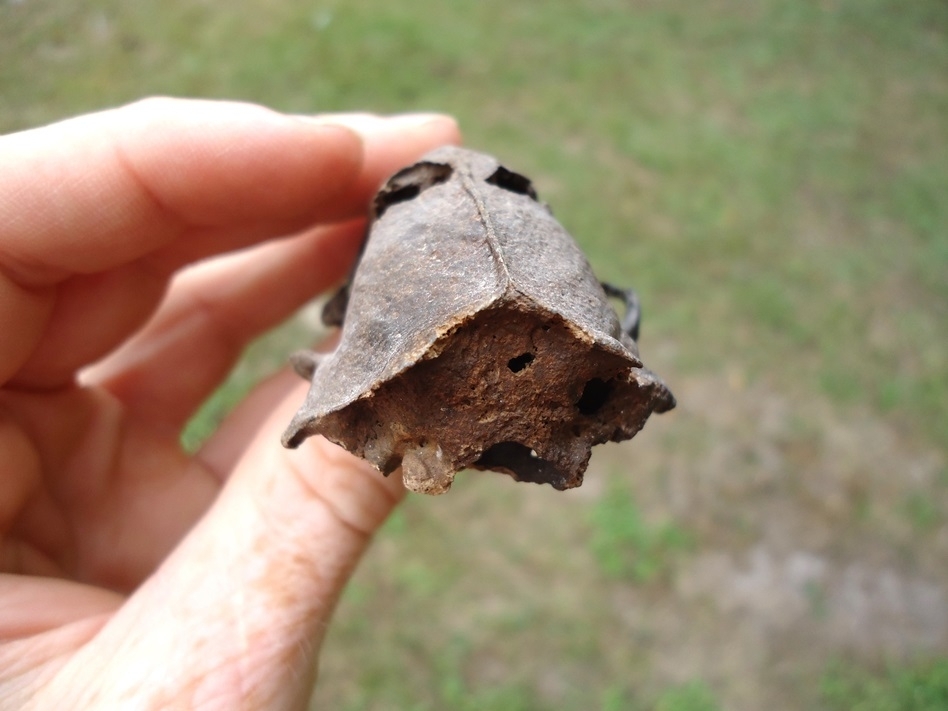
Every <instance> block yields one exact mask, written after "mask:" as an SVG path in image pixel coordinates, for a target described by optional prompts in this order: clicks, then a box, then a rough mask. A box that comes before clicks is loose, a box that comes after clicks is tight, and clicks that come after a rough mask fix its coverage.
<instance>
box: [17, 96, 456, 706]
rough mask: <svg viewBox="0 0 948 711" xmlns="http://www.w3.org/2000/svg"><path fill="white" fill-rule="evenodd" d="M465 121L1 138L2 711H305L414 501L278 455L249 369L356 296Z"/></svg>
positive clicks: (311, 123) (228, 106) (266, 387)
mask: <svg viewBox="0 0 948 711" xmlns="http://www.w3.org/2000/svg"><path fill="white" fill-rule="evenodd" d="M458 141H459V135H458V131H457V127H456V125H455V123H454V122H453V120H451V119H450V118H447V117H443V116H438V115H430V114H420V115H407V116H396V117H389V118H380V117H376V116H369V115H361V114H359V115H356V114H340V115H326V116H318V117H302V116H288V115H283V114H279V113H276V112H274V111H271V110H268V109H265V108H263V107H260V106H254V105H249V104H240V103H232V102H214V101H196V100H184V99H148V100H144V101H141V102H137V103H134V104H130V105H128V106H124V107H121V108H117V109H112V110H107V111H103V112H100V113H96V114H90V115H86V116H81V117H78V118H74V119H70V120H67V121H63V122H60V123H56V124H52V125H50V126H46V127H43V128H38V129H34V130H30V131H24V132H22V133H16V134H11V135H7V136H2V137H0V383H2V389H0V708H17V709H27V708H43V709H45V708H49V709H54V708H55V709H64V708H69V709H85V708H96V709H100V708H110V709H111V708H123V709H124V708H135V709H152V708H154V709H170V708H195V709H204V708H207V709H212V708H213V709H230V708H239V709H290V708H305V706H306V704H307V703H308V700H309V697H310V694H311V691H312V687H313V684H314V683H315V679H316V659H317V656H318V653H319V649H320V646H321V642H322V639H323V636H324V634H325V631H326V627H327V624H328V622H329V619H330V616H331V614H332V611H333V607H334V605H335V603H336V601H337V599H338V597H339V594H340V590H341V589H342V587H343V586H344V584H345V582H346V581H347V579H348V577H349V575H350V574H351V572H352V570H353V568H354V567H355V565H356V563H357V561H358V559H359V557H360V556H361V554H362V553H363V551H364V550H365V547H366V545H367V544H368V542H369V540H370V539H371V536H372V534H373V532H374V531H375V530H376V529H377V528H378V526H379V525H380V524H381V523H382V521H383V520H384V519H385V517H386V515H387V514H388V513H389V511H390V510H391V509H392V507H393V506H394V505H395V504H397V503H398V501H399V500H400V499H401V497H402V496H403V493H404V491H403V489H402V486H401V483H400V480H399V477H398V475H397V474H396V475H393V476H392V477H390V478H389V479H385V478H383V477H382V476H381V475H379V473H378V472H377V471H375V470H374V469H372V468H371V467H369V466H368V465H367V464H366V463H365V462H363V461H361V460H358V459H356V458H355V457H353V456H351V455H349V454H348V453H346V452H344V451H343V450H341V449H339V448H338V447H336V446H335V445H332V444H330V443H328V442H327V441H326V440H323V439H322V438H319V437H314V438H311V439H309V440H307V441H306V442H305V443H304V444H303V445H302V446H301V447H300V448H299V449H298V450H294V451H288V450H285V449H283V448H282V447H281V446H280V434H281V432H282V430H283V428H284V426H285V425H286V423H287V422H289V420H290V418H291V416H292V414H293V412H294V411H295V409H296V408H297V406H298V405H299V404H300V403H301V402H302V401H303V398H304V395H305V392H306V383H305V382H303V381H302V380H300V379H299V378H298V377H297V376H295V375H293V374H292V373H290V372H289V370H288V369H285V370H283V371H281V372H280V373H278V374H276V375H275V376H273V377H272V378H270V379H269V380H267V381H265V382H263V383H261V384H260V385H258V386H257V387H256V389H254V390H253V391H252V392H251V394H250V395H249V396H248V397H247V398H246V399H245V400H244V401H243V403H241V404H240V405H239V406H238V407H237V408H236V409H235V410H234V412H233V413H231V415H230V416H229V417H228V418H227V419H226V420H225V421H224V422H223V423H222V425H221V426H220V428H219V429H218V430H217V432H216V433H215V434H214V435H213V436H212V437H211V438H210V439H209V440H208V441H207V442H206V443H205V444H204V445H203V446H202V447H201V448H200V450H199V451H198V452H196V453H195V454H193V455H190V454H188V453H186V452H184V451H183V450H182V448H181V445H180V434H181V429H182V427H183V426H184V424H185V423H186V422H187V420H188V418H189V417H190V416H191V415H192V414H193V413H194V411H195V410H196V408H197V407H198V406H199V405H200V404H201V403H202V401H204V400H205V399H206V398H207V396H208V395H210V393H211V392H212V391H213V390H214V388H215V387H216V386H217V385H219V384H220V382H221V381H222V380H223V379H224V377H225V376H226V375H227V373H228V372H229V370H230V368H231V367H232V366H233V364H234V363H235V361H236V359H237V358H238V357H239V355H240V352H241V350H242V349H243V347H244V346H245V345H246V344H247V343H248V341H250V340H251V339H253V338H254V337H256V336H257V335H259V334H260V333H261V332H263V331H265V330H266V329H268V328H270V327H272V326H274V325H276V324H278V323H279V322H280V321H282V320H283V319H285V318H286V317H288V316H289V315H290V314H292V313H293V311H294V310H295V309H297V308H298V307H299V306H301V305H302V304H304V303H305V302H306V301H307V300H309V299H310V298H312V297H313V296H314V295H315V294H317V293H319V292H321V291H323V290H325V289H327V288H328V287H330V286H331V285H333V284H334V283H336V282H338V281H339V280H341V279H342V278H343V277H344V275H345V274H346V272H347V271H348V269H349V267H350V265H351V263H352V261H353V259H354V258H355V255H356V253H357V251H358V248H359V244H360V242H361V240H362V237H363V231H364V227H365V221H364V215H365V214H366V210H367V205H368V203H369V201H370V199H371V197H372V194H373V193H374V192H375V190H376V189H377V188H378V186H379V185H380V184H381V182H382V181H383V180H384V179H385V178H386V177H388V175H390V174H391V173H393V172H394V171H395V170H397V169H398V168H400V167H402V166H404V165H407V164H409V163H411V162H413V161H414V160H415V159H416V158H417V157H418V156H419V155H421V154H422V153H423V152H425V151H427V150H429V149H431V148H434V147H436V146H438V145H442V144H445V143H457V142H458Z"/></svg>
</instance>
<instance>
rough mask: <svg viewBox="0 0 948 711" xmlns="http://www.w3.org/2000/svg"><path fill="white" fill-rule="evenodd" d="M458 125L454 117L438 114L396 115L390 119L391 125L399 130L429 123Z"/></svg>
mask: <svg viewBox="0 0 948 711" xmlns="http://www.w3.org/2000/svg"><path fill="white" fill-rule="evenodd" d="M442 122H444V123H456V121H455V119H454V117H453V116H448V115H447V114H438V113H412V114H394V115H393V116H389V117H388V123H389V124H390V125H394V126H397V127H398V128H416V127H418V126H425V125H427V124H429V123H442Z"/></svg>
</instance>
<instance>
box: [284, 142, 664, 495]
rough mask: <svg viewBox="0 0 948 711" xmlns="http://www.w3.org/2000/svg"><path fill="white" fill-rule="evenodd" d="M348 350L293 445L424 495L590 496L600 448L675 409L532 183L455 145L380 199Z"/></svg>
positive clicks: (348, 313) (350, 305) (320, 364)
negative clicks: (514, 485) (395, 479)
mask: <svg viewBox="0 0 948 711" xmlns="http://www.w3.org/2000/svg"><path fill="white" fill-rule="evenodd" d="M344 293H345V294H347V296H348V301H347V303H345V312H344V324H343V329H342V334H341V339H340V342H339V345H338V346H337V348H336V350H335V351H334V352H332V353H330V354H327V355H325V356H317V355H316V354H309V355H307V356H303V357H298V358H297V360H296V363H297V364H298V368H297V369H298V370H299V371H300V372H301V373H302V374H304V375H305V376H306V377H309V378H311V380H312V383H311V387H310V390H309V393H308V395H307V398H306V402H305V404H304V405H303V407H302V408H301V409H300V411H299V412H298V413H297V415H296V416H295V417H294V419H293V421H292V423H291V424H290V426H289V428H288V429H287V431H286V434H285V435H284V444H286V445H287V446H290V447H295V446H297V445H298V444H299V443H300V442H302V441H303V440H304V439H305V438H306V437H307V436H310V435H313V434H322V435H324V436H326V437H328V438H329V439H330V440H332V441H334V442H336V443H337V444H340V445H342V446H343V447H345V448H346V449H348V450H349V451H351V452H353V453H355V454H357V455H359V456H361V457H364V458H366V459H368V460H369V461H370V462H372V463H373V464H374V465H375V466H376V467H378V468H379V469H380V470H381V471H382V472H383V473H386V474H388V473H390V472H391V471H393V470H394V469H396V468H397V467H398V466H402V469H403V477H404V479H405V482H406V485H408V487H409V488H411V489H414V490H416V491H423V492H426V493H440V492H442V491H446V490H447V489H448V488H449V487H450V485H451V482H452V481H453V478H454V474H455V473H456V472H458V471H460V470H461V469H464V468H468V467H471V468H480V469H494V470H497V471H502V472H505V473H508V474H510V475H511V476H513V477H514V478H516V479H518V480H523V481H536V482H546V483H550V484H552V485H553V486H554V487H556V488H559V489H566V488H571V487H574V486H578V485H579V484H580V483H581V482H582V476H583V472H584V471H585V469H586V465H587V463H588V460H589V455H590V448H591V447H592V446H593V445H595V444H599V443H602V442H605V441H609V440H615V441H618V440H622V439H628V438H630V437H632V436H633V435H634V434H635V433H636V432H638V430H640V429H641V428H642V426H643V425H644V424H645V421H646V419H647V418H648V416H649V415H650V414H651V412H653V411H656V412H663V411H665V410H668V409H671V408H672V407H673V406H674V398H673V396H672V395H671V393H670V392H669V390H668V388H667V387H666V386H665V384H664V383H663V382H662V381H661V379H660V378H658V377H657V376H656V375H655V374H653V373H652V372H651V371H649V370H647V369H645V368H644V367H643V366H642V363H641V361H640V360H639V355H638V348H637V346H636V343H635V341H633V340H632V338H631V336H630V335H629V334H628V333H624V332H623V330H622V328H621V326H620V323H619V319H618V317H617V315H616V313H615V311H614V310H613V308H612V306H611V305H610V303H609V301H608V298H607V296H606V293H605V292H604V291H603V288H602V286H601V285H600V283H599V281H598V280H597V279H596V277H595V276H594V274H593V272H592V269H591V268H590V266H589V263H588V262H587V260H586V258H585V257H584V256H583V254H582V252H581V251H580V249H579V247H578V246H577V245H576V243H575V242H574V241H573V239H572V237H570V235H569V234H568V233H567V232H566V230H565V229H564V228H563V227H562V226H561V225H560V224H559V223H558V222H557V221H556V220H555V219H554V218H553V216H552V214H551V213H550V211H549V209H548V208H547V207H546V206H545V205H544V204H542V203H541V202H539V200H538V199H537V196H536V192H535V191H534V189H533V186H532V185H531V183H530V181H529V180H527V179H526V178H525V177H523V176H521V175H519V174H517V173H514V172H512V171H510V170H508V169H506V168H504V167H503V166H501V165H499V164H498V162H497V161H496V160H495V159H494V158H492V157H490V156H487V155H484V154H481V153H476V152H474V151H470V150H466V149H462V148H456V147H444V148H440V149H437V150H435V151H433V152H431V153H429V154H428V155H426V156H425V157H424V158H423V159H422V160H421V161H420V162H418V163H416V164H415V165H413V166H410V167H408V168H405V169H404V170H402V171H399V172H398V173H397V174H396V175H394V176H393V177H392V178H391V179H390V180H389V181H388V182H387V183H386V184H385V186H383V188H382V189H381V190H380V192H379V194H378V195H377V196H376V199H375V202H374V205H373V220H372V222H371V225H370V229H369V234H368V237H367V239H366V243H365V245H364V248H363V253H362V255H361V258H360V260H359V263H358V266H357V268H356V270H355V272H354V274H353V276H352V278H351V280H350V284H349V285H347V287H346V291H345V292H344Z"/></svg>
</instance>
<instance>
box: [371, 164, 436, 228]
mask: <svg viewBox="0 0 948 711" xmlns="http://www.w3.org/2000/svg"><path fill="white" fill-rule="evenodd" d="M453 172H454V171H453V169H452V168H451V166H450V165H445V164H444V163H429V162H427V161H424V162H421V163H416V164H415V165H412V166H409V167H407V168H405V169H403V170H400V171H398V172H397V173H395V175H393V176H392V177H391V178H389V179H388V182H387V183H385V185H384V186H383V187H382V189H381V190H379V193H378V195H376V196H375V201H374V202H373V203H372V212H373V214H374V215H375V219H378V218H380V217H381V216H382V215H383V213H384V212H385V211H386V210H387V209H388V208H390V207H391V206H392V205H395V204H397V203H400V202H407V201H408V200H413V199H414V198H416V197H418V196H419V195H420V194H421V193H422V191H423V190H427V189H428V188H430V187H433V186H435V185H439V184H440V183H443V182H445V181H447V180H448V178H450V177H451V173H453Z"/></svg>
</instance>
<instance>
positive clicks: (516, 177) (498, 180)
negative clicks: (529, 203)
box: [487, 165, 539, 202]
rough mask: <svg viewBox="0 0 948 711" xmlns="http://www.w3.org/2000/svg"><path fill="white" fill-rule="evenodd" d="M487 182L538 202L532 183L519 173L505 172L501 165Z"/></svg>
mask: <svg viewBox="0 0 948 711" xmlns="http://www.w3.org/2000/svg"><path fill="white" fill-rule="evenodd" d="M487 182H488V183H490V184H491V185H496V186H497V187H498V188H503V189H504V190H509V191H510V192H512V193H517V194H519V195H527V196H528V197H530V198H531V199H533V200H536V201H537V202H539V198H538V197H537V191H536V190H534V189H533V183H531V182H530V179H529V178H526V177H524V176H522V175H520V173H514V172H513V171H512V170H507V169H506V168H505V167H504V166H502V165H501V166H498V167H497V170H495V171H494V172H493V174H492V175H491V176H490V177H489V178H488V179H487Z"/></svg>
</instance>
